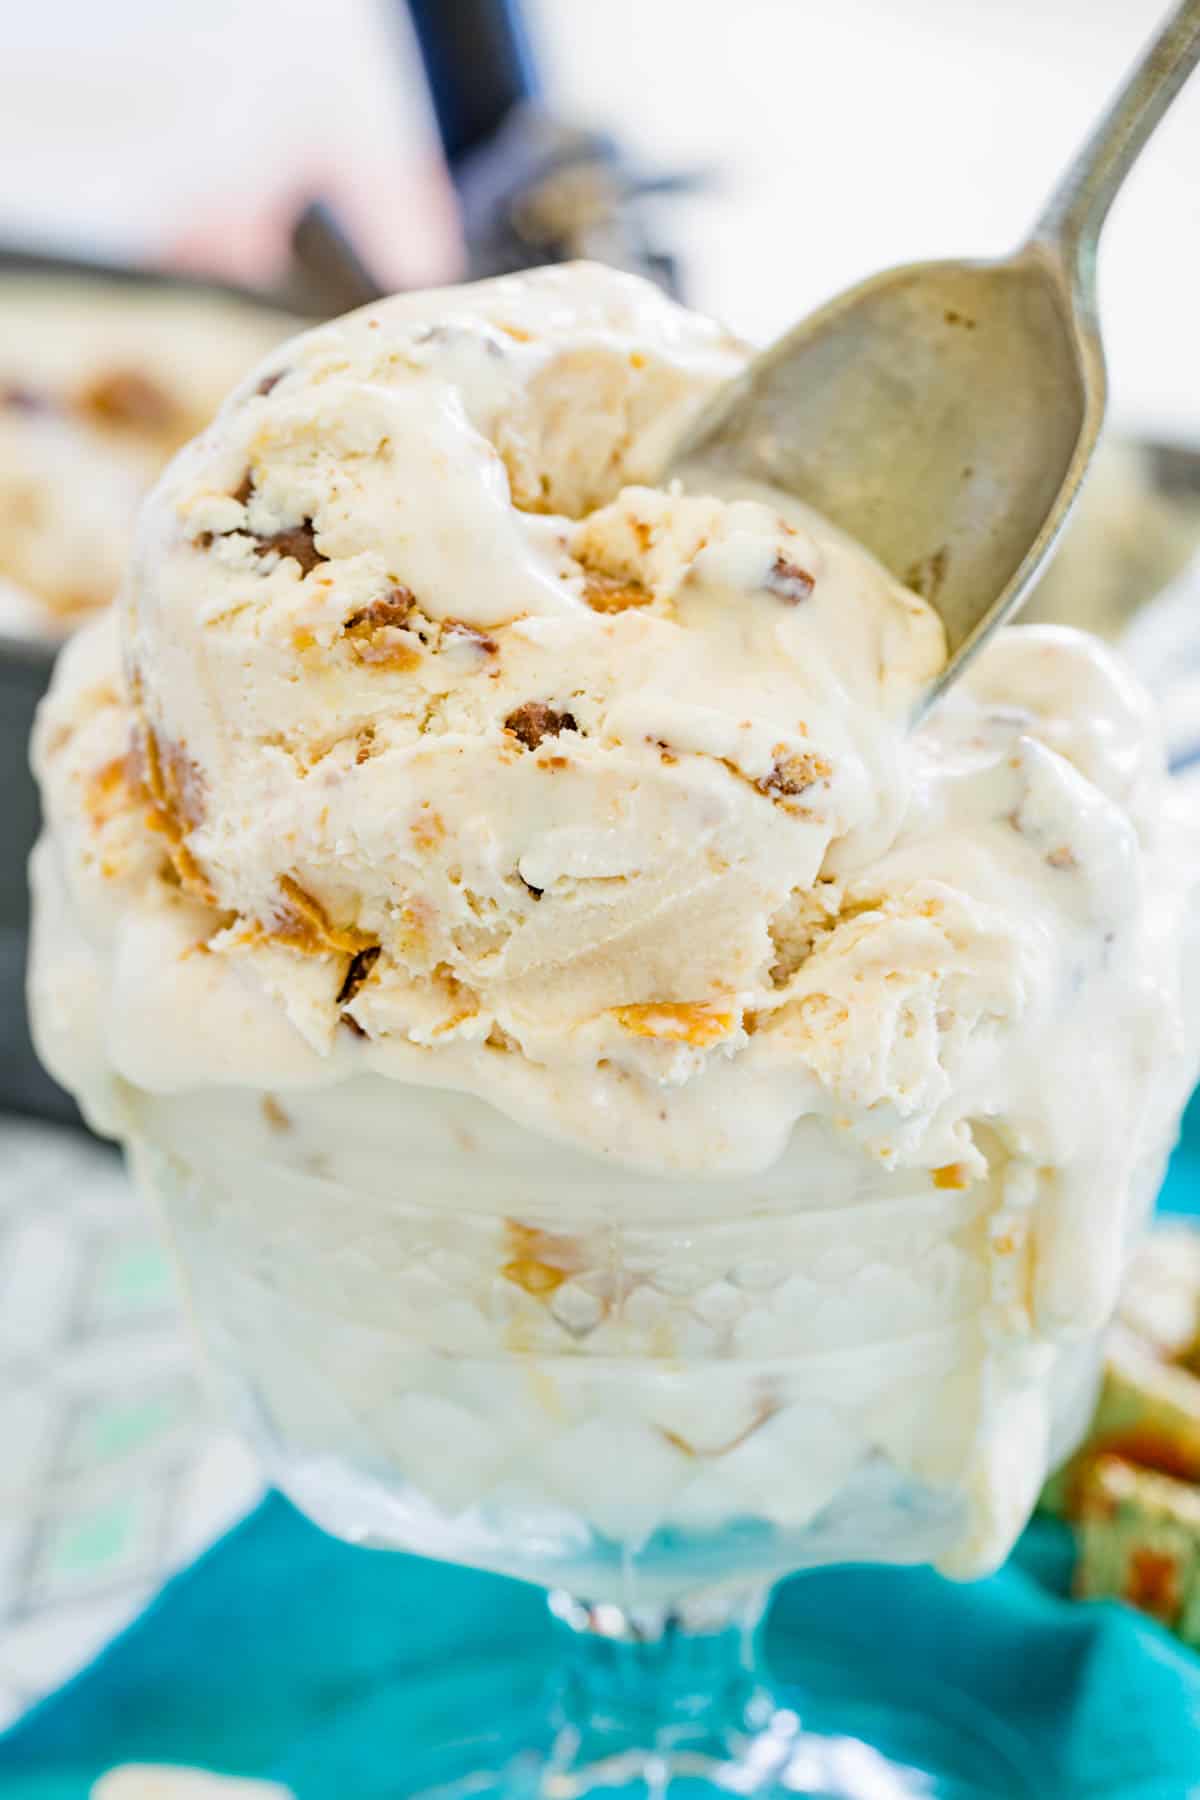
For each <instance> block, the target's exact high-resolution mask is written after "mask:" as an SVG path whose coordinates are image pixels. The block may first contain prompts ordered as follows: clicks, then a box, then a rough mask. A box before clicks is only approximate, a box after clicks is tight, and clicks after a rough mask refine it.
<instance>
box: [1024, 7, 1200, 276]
mask: <svg viewBox="0 0 1200 1800" xmlns="http://www.w3.org/2000/svg"><path fill="white" fill-rule="evenodd" d="M1198 60H1200V0H1183V4H1182V5H1180V6H1178V7H1176V9H1175V11H1174V12H1173V13H1172V15H1171V17H1170V18H1169V19H1168V20H1167V21H1166V23H1165V24H1164V25H1163V27H1162V29H1161V31H1159V33H1158V34H1157V36H1156V37H1155V38H1154V39H1153V41H1152V42H1151V43H1150V44H1149V45H1147V47H1146V50H1145V52H1144V54H1143V56H1142V58H1141V60H1140V62H1138V64H1137V65H1136V67H1135V68H1134V69H1133V70H1132V72H1131V74H1130V76H1129V79H1128V80H1127V81H1126V83H1125V85H1124V87H1123V88H1122V89H1121V90H1120V92H1119V93H1118V94H1117V95H1116V97H1115V98H1114V100H1113V102H1112V105H1111V106H1110V107H1109V109H1108V111H1107V112H1106V113H1105V114H1104V116H1103V118H1102V119H1101V120H1100V121H1099V123H1098V124H1097V125H1096V127H1095V130H1094V131H1093V132H1092V134H1091V136H1090V137H1089V138H1088V140H1087V142H1086V143H1085V144H1084V146H1083V148H1082V149H1081V150H1080V152H1079V154H1078V155H1077V156H1076V158H1075V160H1074V161H1073V162H1072V163H1071V165H1070V167H1069V168H1068V170H1067V172H1066V174H1065V175H1064V176H1063V178H1062V180H1061V181H1060V182H1059V184H1058V186H1057V188H1056V189H1055V190H1054V193H1053V194H1052V195H1051V197H1050V200H1049V202H1048V204H1047V205H1046V208H1045V210H1044V211H1043V213H1042V215H1041V217H1040V219H1039V220H1038V222H1037V224H1036V226H1035V227H1034V230H1033V238H1034V240H1035V241H1036V242H1040V243H1044V244H1046V245H1048V246H1049V247H1050V248H1052V249H1053V250H1055V251H1057V253H1058V255H1059V256H1061V257H1062V259H1063V261H1064V262H1067V263H1074V265H1075V267H1076V268H1077V269H1078V270H1079V271H1080V273H1081V275H1082V276H1083V277H1084V280H1085V282H1087V281H1090V279H1091V276H1092V272H1093V267H1094V263H1095V256H1096V244H1097V242H1098V240H1099V237H1100V231H1101V227H1102V226H1103V224H1104V221H1105V219H1106V218H1107V216H1108V209H1109V207H1110V206H1111V205H1112V203H1113V200H1114V199H1115V198H1116V195H1117V192H1118V189H1119V188H1120V186H1121V183H1122V182H1123V181H1124V179H1125V177H1126V176H1127V175H1128V173H1129V171H1130V169H1132V167H1133V165H1134V163H1135V162H1136V161H1137V159H1138V156H1139V155H1140V153H1141V151H1142V150H1143V148H1144V147H1145V145H1146V143H1147V142H1148V141H1149V138H1150V136H1151V134H1152V132H1153V131H1154V128H1155V126H1156V125H1157V124H1158V122H1159V120H1160V119H1161V118H1162V116H1163V114H1164V113H1165V112H1166V110H1167V108H1168V107H1169V106H1170V104H1171V102H1172V100H1173V99H1174V98H1175V96H1176V94H1177V93H1178V92H1179V90H1180V88H1181V87H1182V86H1183V84H1184V82H1185V81H1186V80H1187V78H1188V76H1189V75H1190V74H1191V72H1192V70H1193V69H1194V68H1195V66H1196V63H1197V61H1198Z"/></svg>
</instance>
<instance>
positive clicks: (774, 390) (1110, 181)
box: [670, 0, 1200, 714]
mask: <svg viewBox="0 0 1200 1800" xmlns="http://www.w3.org/2000/svg"><path fill="white" fill-rule="evenodd" d="M1198 57H1200V0H1183V4H1182V5H1181V6H1179V7H1178V8H1177V9H1176V11H1175V12H1174V14H1173V15H1172V17H1171V18H1170V19H1169V20H1168V21H1167V22H1166V24H1164V26H1163V28H1162V30H1161V31H1160V32H1159V34H1158V37H1157V38H1156V39H1155V40H1154V42H1153V43H1152V44H1151V45H1150V46H1149V48H1148V49H1147V51H1146V52H1145V54H1144V56H1143V57H1142V59H1141V61H1140V62H1139V63H1138V65H1137V67H1136V68H1135V69H1134V70H1133V71H1132V73H1131V74H1130V76H1129V78H1128V80H1127V81H1126V82H1125V84H1124V86H1123V87H1122V89H1121V90H1120V92H1119V93H1118V94H1117V96H1116V98H1115V100H1114V101H1113V102H1112V105H1111V106H1110V108H1109V110H1108V111H1107V113H1106V114H1105V115H1104V117H1103V118H1102V119H1101V120H1100V122H1099V124H1098V125H1097V126H1096V128H1095V130H1094V131H1093V133H1092V135H1091V137H1090V138H1089V139H1088V141H1087V143H1086V144H1085V145H1084V146H1083V149H1082V150H1081V151H1080V153H1079V155H1078V156H1077V157H1076V159H1075V161H1074V162H1073V163H1072V164H1071V166H1070V168H1069V169H1068V170H1067V172H1066V174H1065V175H1064V176H1063V178H1062V180H1061V182H1060V183H1059V186H1058V188H1057V189H1056V190H1055V192H1054V194H1053V196H1052V198H1051V200H1050V202H1049V204H1048V206H1047V207H1046V209H1045V211H1044V212H1043V213H1042V216H1041V218H1040V219H1039V220H1038V222H1037V224H1036V225H1035V226H1034V229H1033V232H1032V234H1031V236H1030V238H1029V240H1028V242H1027V243H1025V244H1024V245H1022V247H1021V248H1020V249H1019V250H1018V251H1017V252H1016V254H1015V255H1013V256H1010V257H1007V258H1006V259H1004V260H1003V261H1000V262H932V263H913V264H910V265H909V266H907V267H905V268H900V269H892V270H889V271H888V272H887V273H885V274H883V275H877V276H875V277H874V278H873V279H872V280H869V281H865V282H863V283H862V284H861V285H859V286H858V287H854V288H851V289H850V291H849V292H848V293H845V294H842V295H841V296H840V297H839V298H838V299H836V300H833V301H831V302H830V303H829V304H828V305H827V306H824V307H822V308H821V310H820V311H819V312H817V313H815V314H813V316H812V317H811V318H809V319H807V320H805V322H804V323H803V324H802V325H798V326H796V328H795V329H794V330H792V331H789V332H788V333H787V335H786V336H785V337H783V338H781V339H780V340H779V341H778V342H777V343H775V344H773V345H772V346H771V348H770V349H768V350H766V351H764V352H763V354H762V355H761V356H758V357H756V358H755V360H754V361H753V362H752V363H751V365H750V367H749V368H748V370H747V371H746V373H745V375H744V376H742V377H741V378H739V379H738V380H737V381H736V382H733V383H731V384H730V385H729V386H728V387H727V388H725V389H723V390H722V392H721V393H720V394H718V395H717V397H716V399H715V401H714V402H713V403H712V404H711V405H710V406H709V407H708V408H707V409H706V411H705V412H704V414H703V415H702V416H701V418H700V420H699V422H698V424H697V425H696V427H695V429H694V430H693V431H692V432H690V433H689V435H688V437H687V439H686V441H685V442H684V443H683V444H682V445H680V446H679V448H678V449H677V451H676V453H675V454H674V456H673V458H672V464H671V469H670V473H671V474H681V475H685V485H687V479H686V474H685V471H686V470H687V469H688V468H689V466H690V467H691V468H693V469H695V468H697V467H703V468H704V469H705V470H712V471H713V472H714V473H720V474H723V475H726V476H737V477H739V478H746V477H748V478H751V479H753V480H756V481H765V482H769V483H771V484H772V485H773V486H775V487H779V488H782V489H784V490H785V491H786V492H789V493H792V494H795V495H797V496H798V497H799V498H800V499H802V500H805V501H807V502H808V503H809V504H810V505H812V506H813V507H815V508H816V510H817V511H818V512H820V513H823V514H824V515H825V516H826V517H827V518H829V519H831V520H833V522H834V523H835V524H837V525H840V526H841V527H842V528H843V529H844V530H846V531H847V532H849V533H850V534H851V535H852V536H853V537H855V538H857V539H858V540H859V542H860V543H863V544H865V545H866V546H867V547H868V548H869V549H871V550H873V551H874V552H875V554H876V556H878V557H879V558H880V560H881V561H882V562H883V563H884V564H886V566H887V567H888V568H889V569H891V570H892V571H893V573H894V574H896V575H898V576H900V578H901V579H902V580H904V581H906V582H907V583H908V584H909V585H910V586H912V587H914V588H915V589H916V590H917V591H918V592H919V593H923V594H924V595H925V596H926V598H927V599H928V600H930V602H931V603H932V604H933V605H934V606H935V607H936V609H937V611H938V612H939V613H940V615H941V618H942V620H943V623H944V624H945V627H946V635H947V638H948V641H949V650H950V658H949V661H948V663H947V665H946V667H945V669H944V670H943V672H942V674H941V675H940V676H939V677H938V680H937V682H936V683H935V684H934V685H933V686H932V688H931V689H930V690H929V691H928V692H927V693H926V694H925V695H924V696H923V698H922V701H921V703H920V706H919V708H918V713H919V714H923V713H924V712H925V711H927V710H928V708H929V706H930V705H932V703H933V702H934V701H935V700H936V699H937V698H938V696H939V695H940V694H941V693H943V692H944V691H945V689H946V688H947V687H949V685H950V684H951V682H953V681H955V680H957V678H958V677H959V676H960V675H961V674H962V672H963V670H964V669H965V667H966V666H967V664H968V662H969V661H970V660H971V658H972V657H973V656H974V655H975V653H976V651H977V650H978V649H979V648H980V646H981V645H982V644H983V643H984V641H985V640H986V639H987V638H988V636H989V635H990V634H991V633H992V632H993V631H995V629H996V628H997V626H999V625H1000V624H1002V623H1003V622H1004V621H1005V620H1006V619H1008V618H1009V617H1010V616H1011V615H1012V614H1013V613H1014V612H1015V611H1016V609H1017V607H1018V606H1019V605H1020V604H1021V602H1022V600H1023V599H1024V598H1025V596H1026V595H1027V594H1028V592H1029V590H1030V587H1031V586H1032V584H1033V582H1034V581H1035V580H1036V578H1037V575H1038V573H1039V571H1040V570H1041V568H1042V566H1043V564H1044V563H1045V561H1046V558H1047V556H1048V555H1049V553H1050V550H1051V548H1052V546H1053V544H1054V541H1055V539H1056V538H1057V536H1058V533H1059V531H1060V530H1061V528H1062V525H1063V524H1064V522H1065V520H1066V517H1067V514H1068V513H1069V511H1070V509H1071V505H1072V503H1073V501H1074V500H1075V497H1076V495H1077V494H1078V492H1079V488H1080V485H1081V483H1082V481H1083V477H1084V474H1085V472H1086V470H1087V466H1088V462H1089V460H1090V458H1091V455H1092V451H1093V450H1094V449H1095V446H1096V440H1097V437H1098V435H1099V431H1100V425H1101V421H1102V419H1103V416H1104V403H1105V373H1104V355H1103V351H1102V348H1101V343H1100V331H1099V325H1098V323H1097V318H1096V296H1095V266H1096V245H1097V241H1098V239H1099V236H1100V230H1101V227H1102V226H1103V224H1104V220H1105V217H1106V215H1107V213H1108V209H1109V206H1110V205H1111V203H1112V200H1113V198H1114V196H1115V194H1116V193H1117V190H1118V189H1119V187H1120V185H1121V183H1122V181H1123V180H1124V179H1125V176H1126V175H1127V174H1128V173H1129V170H1130V169H1131V168H1132V167H1133V164H1134V162H1135V160H1136V158H1137V156H1138V154H1139V152H1140V151H1141V149H1142V147H1143V145H1144V144H1145V143H1146V142H1147V140H1148V139H1149V137H1150V135H1151V133H1152V132H1153V130H1154V128H1155V126H1156V125H1157V124H1158V122H1159V120H1160V119H1161V118H1162V117H1163V114H1164V113H1165V112H1166V110H1167V108H1168V106H1169V105H1170V103H1171V101H1172V100H1173V99H1174V97H1175V95H1176V94H1177V93H1178V91H1179V89H1180V88H1181V87H1182V85H1183V83H1184V82H1185V81H1186V79H1187V77H1188V75H1189V74H1190V73H1191V70H1192V69H1193V67H1194V66H1195V63H1196V60H1197V58H1198Z"/></svg>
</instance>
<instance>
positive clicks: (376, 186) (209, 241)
mask: <svg viewBox="0 0 1200 1800" xmlns="http://www.w3.org/2000/svg"><path fill="white" fill-rule="evenodd" d="M316 197H320V198H321V199H322V200H324V201H326V202H327V203H328V205H329V206H330V207H331V209H332V210H333V212H334V214H335V215H336V217H337V219H338V220H339V222H340V224H341V225H342V227H343V229H344V230H345V232H346V234H347V236H348V237H349V239H350V241H351V243H352V244H353V245H354V247H355V249H356V250H357V251H358V252H359V253H360V255H361V256H362V258H363V260H364V261H365V263H366V264H367V265H368V267H369V268H370V269H371V270H372V272H373V273H374V274H375V275H377V276H378V278H379V281H380V283H381V285H382V286H384V287H385V288H387V289H389V290H391V289H399V288H407V287H424V286H432V285H435V284H437V283H439V282H445V281H453V280H455V279H456V278H457V277H458V276H459V275H460V274H461V272H462V269H463V261H464V256H463V243H462V236H461V232H460V230H459V222H458V209H457V204H456V201H455V197H454V190H453V188H452V186H451V184H450V180H449V177H448V175H447V173H446V170H445V167H444V165H443V164H442V163H441V162H440V161H439V160H437V159H436V158H432V157H431V158H428V159H426V160H424V161H422V162H420V163H411V164H408V165H407V166H405V167H403V168H400V169H396V168H387V169H384V168H382V167H381V168H380V169H379V171H378V172H370V173H365V172H363V171H361V170H359V171H356V172H355V175H354V177H353V179H347V178H346V176H345V175H344V173H343V172H342V171H341V170H339V169H338V168H337V167H336V166H331V165H322V164H320V163H313V165H312V166H311V167H310V168H306V169H302V170H297V171H296V173H295V174H294V175H293V177H292V178H291V179H290V180H289V181H288V182H287V183H286V185H285V184H282V183H281V184H276V185H274V186H272V187H271V188H270V189H266V190H264V191H262V192H256V191H253V190H250V191H245V192H241V193H232V192H230V193H225V194H221V195H214V196H213V199H212V201H211V204H207V205H205V206H204V207H203V208H202V209H200V210H199V211H197V213H196V214H195V216H194V217H193V218H192V219H190V220H189V221H188V223H187V226H186V228H185V229H184V230H183V231H182V232H181V233H180V234H179V235H178V236H177V237H176V238H174V239H172V240H169V241H168V243H167V245H166V259H167V261H168V262H169V263H170V264H171V265H172V266H174V267H177V268H183V269H189V270H193V271H195V272H196V273H201V274H206V275H219V276H222V277H223V278H225V279H227V280H230V281H237V282H241V283H244V284H246V285H247V286H251V287H268V288H269V287H275V286H277V285H279V284H280V283H281V282H283V281H284V280H285V278H286V276H287V272H288V267H289V263H290V260H291V232H292V227H293V225H294V224H295V222H296V220H297V218H298V217H299V215H300V213H301V212H302V211H303V209H304V207H305V205H306V204H307V203H308V202H309V201H310V200H312V199H314V198H316Z"/></svg>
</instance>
